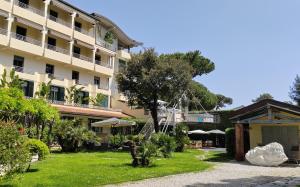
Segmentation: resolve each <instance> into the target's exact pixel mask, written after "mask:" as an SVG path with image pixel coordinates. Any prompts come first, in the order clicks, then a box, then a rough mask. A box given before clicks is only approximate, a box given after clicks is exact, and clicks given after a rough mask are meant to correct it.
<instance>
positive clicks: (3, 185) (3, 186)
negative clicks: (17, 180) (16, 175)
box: [0, 184, 13, 187]
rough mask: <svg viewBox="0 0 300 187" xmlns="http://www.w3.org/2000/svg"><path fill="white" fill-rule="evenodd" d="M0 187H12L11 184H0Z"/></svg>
mask: <svg viewBox="0 0 300 187" xmlns="http://www.w3.org/2000/svg"><path fill="white" fill-rule="evenodd" d="M0 187H13V185H11V184H0Z"/></svg>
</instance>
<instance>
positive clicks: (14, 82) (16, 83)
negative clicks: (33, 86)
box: [0, 69, 23, 89]
mask: <svg viewBox="0 0 300 187" xmlns="http://www.w3.org/2000/svg"><path fill="white" fill-rule="evenodd" d="M22 84H23V81H22V80H20V79H19V76H18V75H16V71H15V70H14V69H12V70H11V71H10V73H9V80H7V71H6V69H4V72H3V74H2V79H1V84H0V87H2V88H18V89H22Z"/></svg>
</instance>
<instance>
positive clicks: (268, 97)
mask: <svg viewBox="0 0 300 187" xmlns="http://www.w3.org/2000/svg"><path fill="white" fill-rule="evenodd" d="M273 98H274V97H273V96H272V95H271V94H269V93H263V94H260V95H259V96H258V97H257V98H255V99H253V100H252V102H253V103H257V102H259V101H262V100H264V99H273Z"/></svg>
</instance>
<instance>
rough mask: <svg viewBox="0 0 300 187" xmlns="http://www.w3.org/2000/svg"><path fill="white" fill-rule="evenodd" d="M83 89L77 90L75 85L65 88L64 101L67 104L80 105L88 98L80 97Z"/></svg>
mask: <svg viewBox="0 0 300 187" xmlns="http://www.w3.org/2000/svg"><path fill="white" fill-rule="evenodd" d="M83 88H84V87H80V88H77V85H74V86H71V87H70V88H67V89H66V90H67V93H68V94H67V95H66V96H65V97H66V100H67V102H68V103H70V104H71V103H72V102H75V103H78V104H82V102H83V101H84V100H87V99H89V98H82V96H81V95H80V93H81V92H82V90H83Z"/></svg>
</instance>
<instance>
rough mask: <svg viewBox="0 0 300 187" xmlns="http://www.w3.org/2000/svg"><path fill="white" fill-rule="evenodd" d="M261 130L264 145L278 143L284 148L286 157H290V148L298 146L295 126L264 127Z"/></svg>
mask: <svg viewBox="0 0 300 187" xmlns="http://www.w3.org/2000/svg"><path fill="white" fill-rule="evenodd" d="M261 130H262V141H263V142H262V143H263V144H264V145H266V144H269V143H272V142H278V143H280V144H281V145H282V146H283V147H284V151H285V154H286V155H288V156H290V155H291V149H292V147H293V146H298V145H299V138H298V137H299V136H298V127H297V126H286V127H284V126H283V127H282V126H281V127H280V126H266V127H262V129H261Z"/></svg>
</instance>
